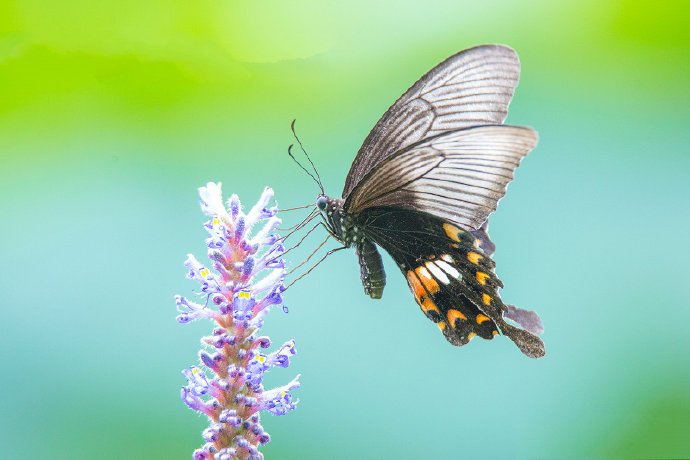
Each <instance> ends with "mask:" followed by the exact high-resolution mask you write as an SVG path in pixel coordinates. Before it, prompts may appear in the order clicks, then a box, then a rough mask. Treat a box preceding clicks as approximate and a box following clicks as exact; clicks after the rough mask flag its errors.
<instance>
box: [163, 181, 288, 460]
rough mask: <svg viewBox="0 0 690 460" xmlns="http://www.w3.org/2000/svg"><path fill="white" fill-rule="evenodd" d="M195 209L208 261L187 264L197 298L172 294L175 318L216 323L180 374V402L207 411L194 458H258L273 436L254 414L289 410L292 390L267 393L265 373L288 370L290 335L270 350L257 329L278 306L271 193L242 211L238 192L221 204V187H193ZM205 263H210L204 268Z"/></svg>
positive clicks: (279, 263)
mask: <svg viewBox="0 0 690 460" xmlns="http://www.w3.org/2000/svg"><path fill="white" fill-rule="evenodd" d="M199 198H200V203H201V210H202V212H203V213H204V214H206V215H207V216H209V217H210V220H209V221H208V222H206V223H205V224H204V227H205V229H206V231H207V232H208V238H207V239H206V245H207V247H208V257H209V259H210V260H211V264H210V265H204V264H202V263H201V262H199V261H198V260H197V259H196V257H194V256H193V255H191V254H190V255H188V256H187V260H186V261H185V266H186V267H187V270H188V271H187V274H188V277H189V278H191V279H193V280H194V281H196V282H198V283H199V286H200V289H199V290H200V297H201V300H200V301H199V302H192V301H190V300H188V299H187V298H186V297H183V296H175V303H176V304H177V310H178V311H179V315H178V316H177V318H176V319H177V321H178V322H179V323H182V324H184V323H188V322H191V321H195V320H197V319H199V318H208V319H211V320H212V321H214V328H213V331H212V334H211V335H210V336H207V337H204V338H203V340H202V343H203V344H204V346H205V348H204V349H202V350H201V351H200V352H199V360H200V361H201V366H199V367H197V366H191V367H189V368H188V369H185V370H183V371H182V373H183V374H184V376H185V378H186V379H187V385H186V386H184V387H182V389H181V392H180V396H181V398H182V401H183V402H184V403H185V404H186V405H187V406H188V407H189V408H190V409H192V410H195V411H197V412H200V413H203V414H205V415H206V416H207V417H208V419H209V426H208V428H206V429H205V430H204V431H203V433H202V437H203V439H204V442H205V444H204V445H203V446H202V447H200V448H199V449H197V450H195V451H194V453H193V454H192V458H193V459H195V460H235V459H242V460H263V455H262V454H261V452H259V447H260V446H262V445H264V444H266V443H268V442H269V440H270V439H271V438H270V436H269V434H268V433H266V432H265V431H264V429H263V427H262V426H261V423H260V415H259V414H260V411H267V412H270V413H271V414H273V415H283V414H285V413H287V412H288V411H290V410H292V409H294V408H295V406H296V405H297V403H298V402H299V401H293V397H292V393H291V392H292V391H293V390H295V389H296V388H298V387H299V385H300V384H299V381H298V378H299V376H298V377H297V378H295V379H294V380H292V381H291V382H290V383H288V384H287V385H284V386H282V387H278V388H274V389H272V390H268V391H265V390H264V388H263V384H262V382H263V378H264V375H265V374H266V372H268V370H269V369H270V368H272V367H288V366H289V364H290V358H291V357H292V356H293V355H294V354H295V341H294V340H289V341H287V342H285V343H284V344H283V345H282V346H281V347H280V348H278V349H277V350H275V351H273V352H268V351H264V350H265V349H268V348H269V347H270V346H271V340H270V339H269V338H268V337H267V336H260V335H259V329H260V328H261V326H262V325H263V322H264V318H265V316H266V314H267V313H268V311H269V310H270V309H271V307H272V306H274V305H277V306H281V305H283V297H282V292H283V291H284V289H285V288H284V286H283V279H284V278H285V261H284V260H283V259H282V258H281V256H282V254H283V252H284V251H285V249H284V247H283V245H282V238H281V237H280V235H278V234H276V233H275V229H276V228H277V227H278V226H279V225H280V223H281V221H280V219H279V218H278V217H277V213H278V208H277V207H275V206H269V203H270V202H271V200H272V199H273V191H272V190H271V189H270V188H266V189H265V190H264V192H263V194H262V195H261V199H260V200H259V201H258V202H257V203H256V205H254V206H253V207H252V208H251V210H250V211H249V212H247V213H245V212H244V211H243V208H242V204H241V203H240V200H239V198H238V197H237V195H233V196H232V197H231V198H230V199H229V200H228V201H227V207H226V206H225V205H224V204H223V198H222V193H221V184H220V183H218V184H216V183H212V182H210V183H208V184H207V185H206V186H205V187H201V188H200V189H199ZM209 267H210V268H209Z"/></svg>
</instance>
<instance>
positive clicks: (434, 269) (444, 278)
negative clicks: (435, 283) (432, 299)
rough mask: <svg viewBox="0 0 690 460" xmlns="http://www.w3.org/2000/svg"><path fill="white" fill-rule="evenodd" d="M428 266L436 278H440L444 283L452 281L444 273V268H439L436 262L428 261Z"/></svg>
mask: <svg viewBox="0 0 690 460" xmlns="http://www.w3.org/2000/svg"><path fill="white" fill-rule="evenodd" d="M426 267H427V268H428V269H429V271H430V272H431V273H433V274H434V276H435V277H436V278H438V279H439V281H441V282H442V283H443V284H448V283H450V280H449V279H448V277H447V276H446V274H445V273H443V270H441V269H440V268H438V267H437V266H436V264H434V263H433V262H427V263H426Z"/></svg>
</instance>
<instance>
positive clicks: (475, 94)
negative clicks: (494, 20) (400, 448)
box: [310, 45, 545, 358]
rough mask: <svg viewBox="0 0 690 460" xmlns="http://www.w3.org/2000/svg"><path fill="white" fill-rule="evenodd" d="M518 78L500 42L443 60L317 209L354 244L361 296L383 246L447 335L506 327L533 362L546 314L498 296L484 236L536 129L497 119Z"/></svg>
mask: <svg viewBox="0 0 690 460" xmlns="http://www.w3.org/2000/svg"><path fill="white" fill-rule="evenodd" d="M519 74H520V62H519V60H518V57H517V54H516V53H515V51H513V50H512V49H511V48H509V47H507V46H502V45H482V46H477V47H474V48H470V49H466V50H464V51H461V52H459V53H457V54H455V55H453V56H451V57H449V58H448V59H446V60H445V61H443V62H441V63H440V64H439V65H437V66H436V67H434V68H433V69H431V70H430V71H429V72H428V73H426V74H425V75H424V76H423V77H422V78H420V79H419V80H418V81H417V82H416V83H415V84H414V85H412V86H411V87H410V88H409V89H408V90H407V91H406V92H405V93H404V94H403V95H402V96H401V97H400V98H399V99H398V100H397V101H396V102H395V103H394V104H393V105H392V106H391V107H390V108H389V109H388V110H387V111H386V113H385V114H384V115H383V116H382V117H381V119H380V120H379V121H378V122H377V123H376V125H375V126H374V128H373V129H372V131H371V132H370V133H369V135H368V136H367V138H366V140H365V141H364V144H363V145H362V147H361V148H360V149H359V152H358V153H357V156H356V157H355V159H354V161H353V163H352V166H351V168H350V171H349V173H348V175H347V178H346V181H345V187H344V189H343V193H342V198H332V197H329V196H327V195H326V194H324V193H323V188H322V193H321V194H320V195H319V196H318V197H317V199H316V206H317V208H318V210H319V211H320V213H321V215H322V217H323V218H324V223H325V225H326V227H327V228H328V231H329V233H330V234H331V235H332V236H333V237H335V239H337V240H338V241H339V242H340V243H342V245H343V247H354V249H355V252H356V255H357V258H358V260H359V265H360V271H361V279H362V285H363V287H364V292H365V294H367V295H369V296H370V297H371V298H374V299H379V298H381V296H382V295H383V290H384V287H385V284H386V275H385V272H384V266H383V263H382V259H381V254H380V252H379V251H378V248H379V247H380V248H382V249H383V250H384V251H386V252H387V253H388V254H389V255H390V256H391V257H392V258H393V260H394V261H395V263H396V264H397V266H398V267H399V268H400V270H401V271H402V273H403V275H404V276H405V279H406V280H407V284H408V285H409V288H410V291H411V292H412V295H413V296H414V299H415V300H416V302H417V304H418V305H419V307H420V308H421V311H422V313H423V314H424V315H425V316H426V317H427V318H428V319H430V320H431V321H433V322H434V323H436V325H437V326H438V328H439V329H440V330H441V332H442V333H443V335H444V337H445V338H446V339H447V340H448V342H450V343H451V344H453V345H457V346H462V345H465V344H467V343H468V342H469V341H470V340H471V339H472V338H474V337H476V336H479V337H481V338H483V339H488V340H491V339H493V338H494V336H496V335H499V334H501V335H505V336H507V337H508V338H510V339H511V340H512V341H513V342H514V343H515V344H516V345H517V346H518V348H519V349H520V350H521V351H522V352H523V353H524V354H525V355H527V356H529V357H532V358H539V357H541V356H544V354H545V348H544V343H543V342H542V341H541V339H540V338H539V337H538V336H537V335H538V334H540V333H541V332H542V331H543V328H542V325H541V320H540V319H539V316H538V315H537V314H536V313H535V312H533V311H529V310H523V309H520V308H517V307H514V306H512V305H507V304H504V303H503V301H502V300H501V297H500V296H499V294H498V289H499V288H501V287H503V283H502V282H501V280H500V279H499V278H498V277H497V276H496V273H495V270H494V268H495V263H494V261H493V260H492V258H491V255H492V254H493V252H494V249H495V246H494V244H493V242H492V241H491V239H490V238H489V234H488V218H489V215H490V214H491V213H492V212H494V211H495V210H496V206H497V204H498V201H499V200H500V199H501V198H502V197H503V196H504V195H505V193H506V186H507V185H508V183H509V182H510V181H511V180H512V179H513V174H514V171H515V169H516V168H517V167H518V165H519V164H520V161H521V159H522V158H523V157H524V156H525V155H527V153H528V152H530V150H532V149H533V148H534V147H535V146H536V144H537V134H536V132H535V131H534V130H532V129H531V128H528V127H520V126H509V125H504V124H503V121H504V120H505V118H506V115H507V112H508V104H509V103H510V100H511V98H512V96H513V92H514V91H515V88H516V86H517V83H518V78H519ZM310 161H311V160H310ZM317 174H318V173H317ZM319 184H320V181H319ZM506 320H510V321H512V322H513V323H514V324H515V325H514V324H511V323H508V322H507V321H506ZM516 325H517V326H521V327H517V326H516Z"/></svg>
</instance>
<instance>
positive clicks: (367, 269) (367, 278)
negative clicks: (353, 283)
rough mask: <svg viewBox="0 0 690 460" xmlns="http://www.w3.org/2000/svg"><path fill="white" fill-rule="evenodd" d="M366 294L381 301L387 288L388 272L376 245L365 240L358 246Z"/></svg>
mask: <svg viewBox="0 0 690 460" xmlns="http://www.w3.org/2000/svg"><path fill="white" fill-rule="evenodd" d="M355 249H356V252H357V258H358V259H359V267H360V274H361V278H362V286H363V287H364V293H365V294H366V295H368V296H370V297H371V298H372V299H380V298H381V296H382V295H383V288H384V287H385V286H386V272H385V271H384V269H383V261H382V260H381V254H380V253H379V251H378V250H377V249H376V245H375V244H374V243H372V242H371V241H369V240H363V241H361V242H359V243H357V246H356V248H355Z"/></svg>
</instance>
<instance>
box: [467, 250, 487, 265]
mask: <svg viewBox="0 0 690 460" xmlns="http://www.w3.org/2000/svg"><path fill="white" fill-rule="evenodd" d="M481 259H483V257H482V255H481V254H478V253H476V252H468V253H467V260H469V261H470V262H472V263H473V264H475V265H476V264H478V263H479V261H480V260H481Z"/></svg>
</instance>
